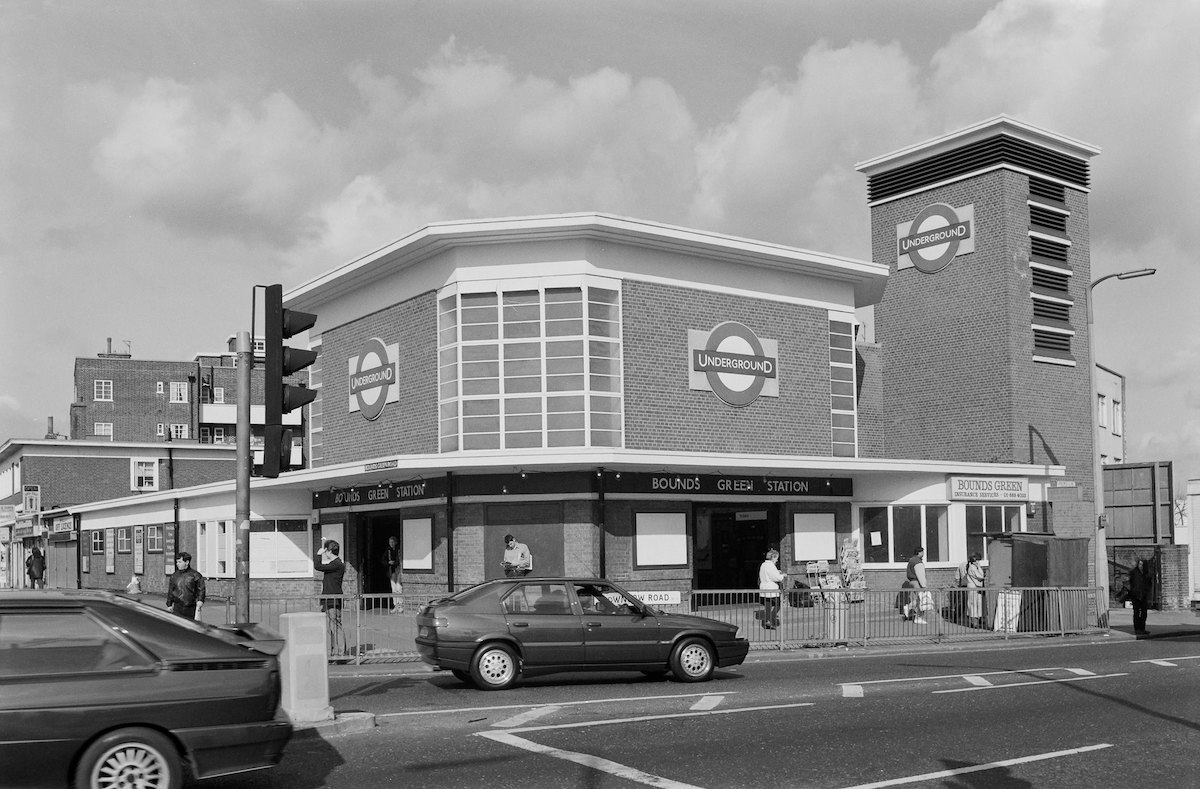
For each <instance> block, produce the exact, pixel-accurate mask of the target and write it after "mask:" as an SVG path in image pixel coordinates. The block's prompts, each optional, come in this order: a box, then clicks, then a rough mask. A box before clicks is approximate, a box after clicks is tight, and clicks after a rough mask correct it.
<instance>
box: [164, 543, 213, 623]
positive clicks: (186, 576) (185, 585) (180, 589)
mask: <svg viewBox="0 0 1200 789" xmlns="http://www.w3.org/2000/svg"><path fill="white" fill-rule="evenodd" d="M204 594H205V593H204V576H203V575H201V574H200V573H199V572H197V571H196V570H193V569H192V555H191V554H190V553H188V552H187V551H181V552H180V553H179V555H178V556H176V557H175V572H173V573H171V577H170V578H169V579H167V608H169V609H171V612H172V613H174V614H175V615H176V616H182V617H183V618H184V619H198V618H199V617H200V610H201V609H202V608H204Z"/></svg>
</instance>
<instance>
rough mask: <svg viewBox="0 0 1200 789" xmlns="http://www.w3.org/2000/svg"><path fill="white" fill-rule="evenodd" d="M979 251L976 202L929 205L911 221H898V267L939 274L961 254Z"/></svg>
mask: <svg viewBox="0 0 1200 789" xmlns="http://www.w3.org/2000/svg"><path fill="white" fill-rule="evenodd" d="M974 251H975V204H974V203H972V204H971V205H967V206H963V207H962V208H954V207H953V206H949V205H946V204H945V203H934V204H932V205H929V206H926V207H925V208H923V209H922V210H921V212H920V213H919V214H917V216H916V217H915V218H914V219H913V220H912V221H911V222H903V223H901V224H899V225H896V268H897V269H906V268H914V267H915V268H916V269H917V271H920V272H922V273H924V274H936V273H938V272H939V271H941V270H942V269H944V268H945V267H946V266H949V265H950V263H951V261H953V260H954V258H955V257H957V256H958V255H965V254H967V253H969V252H974Z"/></svg>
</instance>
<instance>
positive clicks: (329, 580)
mask: <svg viewBox="0 0 1200 789" xmlns="http://www.w3.org/2000/svg"><path fill="white" fill-rule="evenodd" d="M341 551H342V548H341V546H340V545H338V543H337V540H329V541H328V542H326V543H325V545H324V546H322V548H321V550H320V551H319V552H318V553H317V558H316V559H315V560H313V567H314V568H315V569H317V570H320V571H321V572H322V573H324V574H325V575H324V576H323V577H322V578H321V594H322V595H336V596H334V597H322V598H321V610H322V611H324V612H325V624H326V626H327V627H328V630H329V654H330V655H344V654H346V653H347V652H348V651H349V649H348V648H347V647H346V631H345V630H343V629H342V579H343V578H345V576H346V563H345V562H343V561H342V559H341V557H340V556H338V554H339V553H341Z"/></svg>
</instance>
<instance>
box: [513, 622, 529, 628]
mask: <svg viewBox="0 0 1200 789" xmlns="http://www.w3.org/2000/svg"><path fill="white" fill-rule="evenodd" d="M512 626H513V627H529V623H528V622H513V623H512Z"/></svg>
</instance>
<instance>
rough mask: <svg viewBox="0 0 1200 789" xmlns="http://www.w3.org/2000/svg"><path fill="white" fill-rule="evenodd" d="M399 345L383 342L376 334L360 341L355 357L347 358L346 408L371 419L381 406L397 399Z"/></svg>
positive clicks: (398, 396) (398, 388)
mask: <svg viewBox="0 0 1200 789" xmlns="http://www.w3.org/2000/svg"><path fill="white" fill-rule="evenodd" d="M399 357H400V344H399V343H392V344H391V345H384V344H383V341H382V340H380V339H379V338H377V337H372V338H371V339H369V340H367V341H366V342H365V343H363V347H362V350H361V351H360V352H359V354H358V356H354V357H351V358H350V411H351V412H354V411H358V412H359V413H361V414H362V415H363V418H364V419H367V420H369V421H370V420H375V419H378V418H379V415H380V414H382V413H383V407H384V406H385V405H386V404H388V403H395V402H397V401H398V400H399V399H400V381H399V377H398V374H397V369H396V366H397V362H398V360H399Z"/></svg>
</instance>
